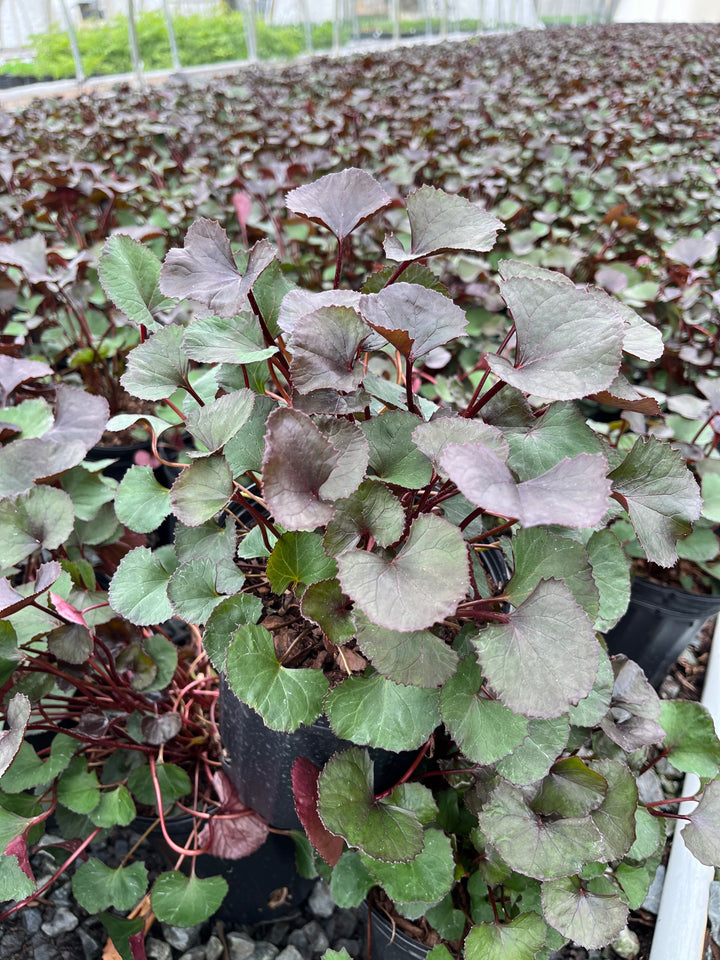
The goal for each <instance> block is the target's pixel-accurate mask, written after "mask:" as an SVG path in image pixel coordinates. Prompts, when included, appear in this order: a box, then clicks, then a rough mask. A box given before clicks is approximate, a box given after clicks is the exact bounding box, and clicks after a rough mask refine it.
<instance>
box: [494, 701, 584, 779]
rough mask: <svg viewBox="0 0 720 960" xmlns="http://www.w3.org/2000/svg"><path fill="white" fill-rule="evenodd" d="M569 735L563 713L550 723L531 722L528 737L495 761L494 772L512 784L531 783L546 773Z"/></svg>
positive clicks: (562, 748)
mask: <svg viewBox="0 0 720 960" xmlns="http://www.w3.org/2000/svg"><path fill="white" fill-rule="evenodd" d="M569 736H570V726H569V723H568V718H567V716H566V715H565V714H563V715H562V716H560V717H555V718H554V719H552V720H530V721H529V723H528V733H527V737H526V738H525V740H523V742H522V743H521V744H520V746H519V747H517V748H516V749H515V750H513V751H512V753H510V754H508V756H506V757H503V759H502V760H500V761H499V762H498V765H497V772H498V773H499V774H500V776H501V777H505V779H506V780H510V781H511V782H512V783H517V784H520V785H524V784H528V783H534V782H535V781H536V780H539V779H540V778H541V777H544V776H545V774H546V773H547V772H548V770H549V769H550V767H551V766H552V764H553V763H554V762H555V760H556V759H557V757H558V756H559V755H560V754H561V753H562V751H563V750H564V749H565V746H566V744H567V742H568V738H569Z"/></svg>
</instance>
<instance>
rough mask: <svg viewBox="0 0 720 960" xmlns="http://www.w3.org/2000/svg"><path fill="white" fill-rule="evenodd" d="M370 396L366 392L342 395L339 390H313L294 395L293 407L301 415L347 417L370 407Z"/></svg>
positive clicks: (360, 391)
mask: <svg viewBox="0 0 720 960" xmlns="http://www.w3.org/2000/svg"><path fill="white" fill-rule="evenodd" d="M370 399H371V398H370V394H369V393H365V391H364V390H353V392H352V393H340V392H339V391H338V390H313V391H312V393H306V394H301V393H293V397H292V406H293V409H294V410H300V411H301V413H307V414H314V413H315V414H322V415H326V416H331V417H346V416H348V414H353V413H361V412H362V411H363V410H364V409H365V408H366V407H369V406H370Z"/></svg>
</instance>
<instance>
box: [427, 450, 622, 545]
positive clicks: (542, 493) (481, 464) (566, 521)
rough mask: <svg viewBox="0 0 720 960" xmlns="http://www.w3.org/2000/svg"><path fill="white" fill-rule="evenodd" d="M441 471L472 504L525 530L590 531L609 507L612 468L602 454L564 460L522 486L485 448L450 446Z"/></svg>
mask: <svg viewBox="0 0 720 960" xmlns="http://www.w3.org/2000/svg"><path fill="white" fill-rule="evenodd" d="M440 466H441V467H442V469H443V470H444V471H445V473H446V474H447V475H448V476H449V477H450V479H451V480H452V481H454V483H456V484H457V486H458V489H459V490H460V492H461V493H462V494H463V495H464V496H466V497H467V499H468V500H470V502H471V503H474V504H475V505H476V506H478V507H484V508H485V509H486V510H487V511H488V512H490V513H494V514H496V515H497V516H500V517H508V518H511V517H514V518H516V519H518V520H520V522H521V523H522V524H523V526H525V527H532V526H538V525H544V524H551V523H554V524H558V525H559V526H563V527H591V526H594V525H595V524H597V523H599V522H600V521H601V520H602V518H603V517H604V515H605V513H606V512H607V509H608V507H609V505H610V501H609V495H610V481H609V480H607V479H606V476H605V475H606V473H607V469H608V463H607V460H606V459H605V457H604V456H603V455H602V454H600V453H593V454H589V453H580V454H578V455H577V456H576V457H572V458H565V459H564V460H561V461H560V462H559V463H557V464H555V466H554V467H551V468H550V469H549V470H547V471H546V472H545V473H543V474H541V475H540V476H538V477H533V478H532V479H531V480H525V481H522V482H521V483H518V482H517V481H516V480H515V478H514V477H513V475H512V473H511V472H510V470H509V469H508V467H507V466H506V465H505V464H504V463H503V462H502V460H499V459H498V458H497V457H496V456H495V454H494V453H493V452H492V450H490V449H489V448H488V447H486V446H485V445H484V444H481V443H463V444H454V443H451V444H448V446H447V447H446V448H445V451H444V452H443V454H442V456H441V457H440Z"/></svg>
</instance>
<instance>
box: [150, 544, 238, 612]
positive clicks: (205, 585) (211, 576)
mask: <svg viewBox="0 0 720 960" xmlns="http://www.w3.org/2000/svg"><path fill="white" fill-rule="evenodd" d="M223 577H225V578H227V580H228V582H227V587H229V589H225V585H224V584H223V582H222V581H223ZM244 579H245V578H244V577H243V575H242V573H240V571H239V570H238V568H237V567H236V566H235V564H234V563H233V562H232V561H231V560H219V561H213V560H209V559H208V558H207V557H202V558H200V559H198V560H189V561H188V562H187V563H181V564H180V566H179V567H178V568H177V570H175V572H174V573H173V575H172V576H171V577H170V580H169V581H168V585H167V597H168V600H169V601H170V603H171V605H172V608H173V611H174V613H175V616H177V617H179V618H180V619H181V620H185V622H186V623H205V622H206V621H207V620H208V619H209V617H210V615H211V613H212V612H213V610H214V609H215V607H216V606H217V605H218V604H219V603H220V601H221V600H222V595H223V594H224V593H229V592H231V590H232V591H234V590H238V591H239V590H240V588H241V587H242V585H243V582H244Z"/></svg>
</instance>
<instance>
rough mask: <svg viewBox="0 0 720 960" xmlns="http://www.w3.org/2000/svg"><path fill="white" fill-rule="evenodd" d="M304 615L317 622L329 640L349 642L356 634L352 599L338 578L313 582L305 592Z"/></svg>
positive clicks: (303, 599) (302, 605)
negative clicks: (351, 608) (346, 593)
mask: <svg viewBox="0 0 720 960" xmlns="http://www.w3.org/2000/svg"><path fill="white" fill-rule="evenodd" d="M301 610H302V615H303V616H304V617H305V619H306V620H311V621H312V622H313V623H316V624H317V625H318V626H319V627H320V629H321V630H322V632H323V633H324V634H325V636H326V637H327V638H328V640H331V641H332V642H333V643H347V642H348V641H349V640H352V638H353V637H354V636H355V624H354V621H353V618H352V613H351V611H350V601H349V599H348V597H346V596H345V594H344V593H343V592H342V589H341V587H340V584H339V583H338V581H337V580H321V581H320V582H319V583H312V584H310V586H309V587H308V588H307V590H306V591H305V593H304V594H303V598H302V604H301Z"/></svg>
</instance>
